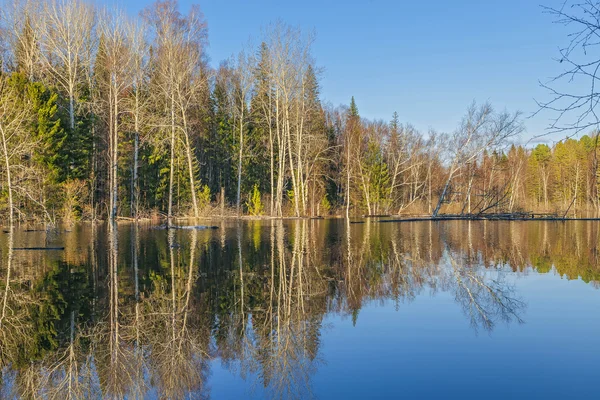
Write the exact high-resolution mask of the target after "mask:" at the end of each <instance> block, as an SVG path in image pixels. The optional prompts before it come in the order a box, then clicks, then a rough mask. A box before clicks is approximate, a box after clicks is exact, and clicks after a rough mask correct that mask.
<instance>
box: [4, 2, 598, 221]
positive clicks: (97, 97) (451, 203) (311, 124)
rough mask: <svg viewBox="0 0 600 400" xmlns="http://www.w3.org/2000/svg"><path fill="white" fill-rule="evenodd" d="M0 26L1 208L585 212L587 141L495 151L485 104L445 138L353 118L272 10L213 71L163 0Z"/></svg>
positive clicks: (191, 15) (55, 6)
mask: <svg viewBox="0 0 600 400" xmlns="http://www.w3.org/2000/svg"><path fill="white" fill-rule="evenodd" d="M0 29H1V35H0V37H1V38H2V43H0V45H1V49H2V53H1V54H2V58H1V69H0V133H1V135H2V137H1V139H2V146H1V149H0V150H1V152H0V153H2V154H1V155H2V162H1V163H0V164H1V167H0V168H1V169H0V174H1V183H0V185H1V187H0V196H1V197H0V207H1V209H2V212H3V213H4V215H5V216H6V218H8V219H10V220H20V221H26V220H44V221H46V222H50V223H54V222H55V221H56V220H57V219H62V220H66V221H73V220H78V219H86V220H93V219H99V218H112V219H114V218H117V217H133V218H138V217H148V216H153V215H155V216H158V215H163V216H168V217H172V216H193V217H200V216H204V215H212V214H215V213H220V214H229V215H235V214H237V215H240V214H242V213H247V214H251V215H269V216H276V217H277V216H317V215H321V216H322V215H329V214H345V215H346V216H350V215H363V214H368V215H377V214H399V213H403V212H406V213H432V214H434V215H437V214H438V213H440V212H441V211H442V212H462V213H467V212H470V213H478V212H485V211H488V210H507V209H508V210H517V209H535V210H540V209H543V210H545V211H549V210H558V209H560V210H564V209H567V208H569V204H570V202H571V203H573V204H572V207H571V208H570V209H571V210H573V211H575V210H578V209H581V208H582V207H583V206H586V207H587V206H593V207H594V209H595V210H599V209H600V207H599V206H598V204H599V202H598V191H597V189H596V188H597V186H598V184H600V183H596V179H595V178H593V179H592V180H590V179H591V177H595V176H596V174H595V172H591V173H590V172H589V171H590V169H589V168H587V165H588V164H589V163H591V164H592V166H593V168H592V170H593V171H596V170H597V166H596V164H597V163H596V161H595V160H596V155H595V154H596V150H595V149H596V147H595V142H596V141H597V140H596V139H597V138H596V137H595V136H594V138H592V139H586V140H588V142H587V143H588V144H589V145H592V144H593V146H594V147H593V150H592V149H591V148H590V147H589V146H587V147H585V146H584V147H585V148H586V150H585V152H586V155H581V157H579V156H576V157H575V158H576V159H577V160H578V161H573V163H574V164H573V163H571V161H565V160H563V161H558V159H559V158H560V157H558V158H557V157H555V156H554V153H556V152H558V153H560V151H559V148H561V146H563V145H565V146H571V144H569V143H570V142H566V143H564V144H560V145H557V146H556V148H555V150H554V151H550V153H551V154H550V156H549V158H548V160H545V159H544V160H541V161H539V162H537V161H536V162H533V161H531V162H530V161H529V159H536V160H537V158H538V155H539V154H540V151H541V152H544V151H545V150H540V148H538V149H536V150H535V151H529V150H526V149H523V148H516V149H513V150H510V151H508V152H506V150H507V146H508V145H509V144H510V141H511V138H513V137H515V136H517V135H518V134H519V133H520V132H521V131H522V124H521V121H520V114H519V113H514V114H510V113H507V112H496V111H494V110H493V108H492V107H491V106H490V105H489V104H483V105H476V104H473V105H472V106H471V107H469V108H468V110H467V112H466V114H465V116H464V118H463V120H462V121H461V123H460V124H459V126H458V127H457V129H456V131H455V132H454V133H452V134H440V133H436V132H433V131H430V132H427V133H426V134H424V133H422V132H418V131H417V130H416V129H414V128H413V127H412V126H411V125H410V124H402V123H401V122H400V121H399V118H398V115H397V114H396V113H395V114H394V115H393V116H392V119H391V121H390V122H389V123H388V122H384V121H371V120H367V119H364V118H361V116H360V114H359V110H358V107H357V105H356V102H355V101H354V98H352V99H351V102H350V105H349V106H337V107H334V106H331V105H329V104H324V103H323V102H322V101H321V98H320V93H319V91H320V87H319V72H320V68H319V67H318V66H317V65H315V62H314V59H313V58H312V56H311V44H312V41H313V38H312V37H311V36H310V35H306V34H303V33H302V32H301V31H300V30H298V29H295V28H292V27H289V26H286V25H285V24H282V23H277V24H274V25H272V26H269V27H268V29H266V30H265V32H266V33H265V34H264V37H263V38H262V41H261V42H260V44H259V45H258V46H256V47H248V48H247V49H245V50H244V51H242V52H240V53H239V55H238V56H237V57H232V58H231V59H229V60H226V61H224V62H222V63H221V64H220V66H219V67H218V68H216V69H213V68H211V67H210V66H209V64H208V61H207V60H208V54H207V51H206V49H207V44H208V32H207V24H206V21H205V20H204V17H203V15H202V13H201V11H200V10H199V8H198V7H192V8H191V9H190V11H189V12H188V13H187V14H182V13H181V12H179V11H178V6H177V3H176V2H175V1H158V2H156V3H154V4H153V5H151V6H149V7H148V8H146V9H145V10H144V11H143V12H142V13H140V16H139V17H137V18H129V17H127V16H126V15H125V14H123V13H122V12H120V11H118V10H115V9H114V8H111V9H99V8H96V7H95V6H93V5H92V4H88V3H86V2H85V1H82V0H48V1H44V2H27V1H25V0H23V1H18V0H17V1H14V2H9V1H4V3H3V5H2V19H1V26H0ZM550 150H551V149H550ZM592 154H593V155H592ZM515 157H517V158H519V157H520V158H519V160H517V161H519V162H512V161H513V160H512V159H514V158H515ZM565 157H567V158H569V157H571V153H569V154H568V155H567V156H565ZM586 157H587V158H586ZM542 158H543V157H542ZM563 158H564V157H563ZM521 159H523V160H521ZM525 159H527V160H525ZM509 160H510V161H509ZM584 161H585V162H587V163H588V164H585V163H584ZM569 163H570V164H569ZM534 164H535V165H534ZM567 164H569V166H567ZM540 168H541V169H542V170H543V171H544V172H537V175H536V172H534V171H537V170H538V169H540ZM561 168H562V169H561ZM586 168H587V169H586ZM567 169H568V170H567ZM555 170H560V171H562V172H560V173H559V172H556V171H555ZM571 170H573V171H576V172H577V173H571V172H569V171H571ZM548 171H553V172H552V173H551V172H548ZM561 174H562V175H561ZM559 175H560V176H559ZM540 182H542V186H543V188H542V189H540ZM540 190H542V192H543V195H541V194H540V193H541V192H540Z"/></svg>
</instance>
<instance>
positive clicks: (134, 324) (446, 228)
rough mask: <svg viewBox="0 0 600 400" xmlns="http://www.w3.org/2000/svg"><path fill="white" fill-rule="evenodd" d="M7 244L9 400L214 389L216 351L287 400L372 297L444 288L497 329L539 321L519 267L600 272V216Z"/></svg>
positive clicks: (306, 224)
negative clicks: (325, 337) (520, 285)
mask: <svg viewBox="0 0 600 400" xmlns="http://www.w3.org/2000/svg"><path fill="white" fill-rule="evenodd" d="M1 239H2V245H1V246H2V247H1V249H0V250H1V251H2V253H1V254H2V257H3V260H2V268H1V269H0V278H1V279H0V282H1V283H0V293H1V296H2V298H1V299H0V300H1V302H0V306H1V309H0V371H1V372H0V397H1V398H49V399H75V398H115V399H120V398H125V397H126V398H135V399H141V398H146V397H155V398H169V399H179V398H207V397H209V395H210V389H209V388H210V365H211V364H210V363H211V360H214V359H220V361H221V362H222V363H223V364H224V365H225V366H226V367H227V368H229V369H230V370H231V371H234V372H235V373H236V374H239V375H240V376H242V377H244V378H246V379H248V380H252V381H253V384H254V385H255V386H256V387H257V388H261V390H263V391H264V392H265V393H266V394H267V395H269V396H271V397H275V398H299V397H309V396H311V394H312V393H311V378H312V377H313V376H314V374H315V373H316V372H317V371H318V369H319V367H320V366H321V364H322V362H323V361H326V360H322V359H321V356H320V346H321V335H322V334H323V332H324V330H325V329H327V327H326V326H325V325H326V323H325V318H326V317H327V316H329V315H342V316H345V317H347V318H350V319H351V320H352V322H353V323H354V324H360V323H361V319H360V312H361V309H363V308H364V306H365V305H366V304H369V303H373V302H376V303H384V302H393V303H394V304H395V305H396V307H397V308H400V307H403V305H404V304H405V303H409V302H411V301H412V300H413V299H414V298H415V297H416V296H418V295H419V294H422V293H424V292H428V293H431V294H434V295H435V294H436V293H440V292H443V293H449V294H451V295H452V297H453V298H454V301H455V303H456V304H457V305H458V306H459V307H460V308H461V309H462V310H463V312H464V315H465V323H467V324H470V325H471V326H472V327H473V329H475V330H476V331H477V332H480V331H481V332H491V331H492V330H493V329H494V327H495V326H496V325H497V324H499V323H523V322H524V320H526V302H525V300H524V299H523V298H522V297H521V295H520V294H519V293H518V292H517V291H516V289H515V287H514V284H513V281H514V277H515V275H516V276H518V275H527V274H529V273H531V271H532V270H533V269H535V270H537V272H541V273H547V272H552V273H557V274H560V275H561V276H564V277H565V278H568V279H576V278H578V277H580V278H581V279H582V280H584V281H585V282H588V283H590V284H592V285H595V286H597V285H598V282H599V281H600V267H599V264H598V243H600V241H599V239H600V231H599V229H598V225H597V224H595V223H587V222H581V223H573V222H570V223H543V222H527V223H523V222H521V223H519V222H507V223H504V222H459V221H457V222H448V223H443V224H438V223H433V222H427V223H408V224H385V223H377V222H376V221H367V222H365V223H364V224H349V223H347V222H344V221H306V220H297V221H292V222H285V223H284V222H281V221H274V222H269V223H264V222H263V223H259V222H250V223H236V224H222V225H221V227H220V229H219V230H215V231H212V230H211V231H197V230H177V231H174V230H170V231H164V230H158V229H153V228H151V227H148V226H137V225H106V226H89V225H86V226H79V227H76V228H75V231H73V232H67V233H64V234H60V235H56V234H52V233H46V232H24V231H12V230H10V231H9V232H8V233H6V234H4V235H2V237H1ZM57 243H59V244H62V245H64V246H65V251H64V252H55V253H52V252H33V251H28V252H19V251H14V250H12V249H13V247H16V244H17V245H18V246H23V247H26V246H28V245H40V244H46V245H48V244H57ZM515 273H516V274H515ZM374 329H376V327H374Z"/></svg>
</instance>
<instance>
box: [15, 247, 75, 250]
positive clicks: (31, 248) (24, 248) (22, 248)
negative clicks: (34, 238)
mask: <svg viewBox="0 0 600 400" xmlns="http://www.w3.org/2000/svg"><path fill="white" fill-rule="evenodd" d="M12 249H13V250H64V249H65V248H64V247H13V248H12Z"/></svg>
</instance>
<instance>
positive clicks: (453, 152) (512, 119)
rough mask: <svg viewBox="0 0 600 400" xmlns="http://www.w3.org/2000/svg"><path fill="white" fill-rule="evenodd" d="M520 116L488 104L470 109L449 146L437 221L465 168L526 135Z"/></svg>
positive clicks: (436, 211) (472, 106)
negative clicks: (441, 209)
mask: <svg viewBox="0 0 600 400" xmlns="http://www.w3.org/2000/svg"><path fill="white" fill-rule="evenodd" d="M520 116H521V113H519V112H516V113H514V114H509V113H508V112H506V111H504V112H502V113H496V112H494V110H493V108H492V106H491V105H490V104H489V103H484V104H483V105H481V106H479V107H478V106H477V104H476V103H473V104H471V106H469V108H468V110H467V114H466V115H465V117H464V118H463V120H462V122H461V124H460V127H459V128H458V129H457V130H456V131H455V132H454V134H453V135H452V137H451V140H450V142H449V148H448V154H449V158H450V164H449V167H448V178H447V179H446V184H445V185H444V189H443V191H442V194H441V196H440V198H439V200H438V204H437V206H436V207H435V210H434V211H433V214H432V216H433V217H437V215H438V213H439V211H440V208H441V206H442V204H443V202H444V200H445V198H446V195H447V192H448V188H449V187H450V184H451V182H452V178H454V176H455V175H456V173H457V172H458V171H460V169H461V168H462V167H463V166H464V165H467V164H468V163H470V162H473V161H474V160H476V159H477V158H478V157H479V156H480V155H481V154H483V152H484V151H485V150H490V149H494V148H497V147H500V146H505V145H506V144H507V143H508V140H509V139H510V138H512V137H514V136H516V135H518V134H519V133H521V132H522V131H523V125H522V123H521V121H520Z"/></svg>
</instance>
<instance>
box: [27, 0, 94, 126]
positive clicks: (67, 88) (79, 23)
mask: <svg viewBox="0 0 600 400" xmlns="http://www.w3.org/2000/svg"><path fill="white" fill-rule="evenodd" d="M43 16H44V17H43V18H39V19H38V20H37V21H36V25H35V31H36V32H38V33H39V35H40V46H41V52H40V54H41V58H42V61H43V62H44V64H45V68H46V69H47V70H48V71H49V73H50V74H51V77H52V79H53V81H54V82H56V84H57V85H58V86H59V87H60V88H61V89H62V90H63V91H64V92H65V94H66V97H67V98H68V99H69V127H70V128H71V130H74V129H75V113H76V110H75V102H76V100H77V99H78V95H79V86H80V85H79V84H80V83H82V82H84V81H85V79H86V74H85V70H86V69H87V68H89V67H90V63H91V60H90V58H89V56H90V51H89V48H90V47H92V46H93V39H94V36H93V34H94V27H95V11H94V8H93V7H92V6H91V5H90V4H88V3H87V2H85V1H84V0H49V1H47V2H45V3H44V6H43Z"/></svg>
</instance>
